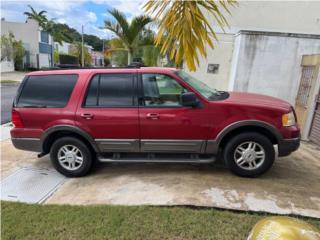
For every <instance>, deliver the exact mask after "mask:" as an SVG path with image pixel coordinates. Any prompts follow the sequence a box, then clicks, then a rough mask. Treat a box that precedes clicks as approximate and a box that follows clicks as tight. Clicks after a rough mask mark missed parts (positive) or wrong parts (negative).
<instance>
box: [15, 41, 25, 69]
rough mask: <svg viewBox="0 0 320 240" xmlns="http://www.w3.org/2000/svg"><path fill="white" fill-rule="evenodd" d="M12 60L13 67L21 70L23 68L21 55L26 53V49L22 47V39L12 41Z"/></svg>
mask: <svg viewBox="0 0 320 240" xmlns="http://www.w3.org/2000/svg"><path fill="white" fill-rule="evenodd" d="M13 49H14V50H13V61H14V69H15V70H22V69H23V57H24V55H25V54H26V51H25V49H24V47H23V43H22V41H21V40H20V41H16V40H15V41H13Z"/></svg>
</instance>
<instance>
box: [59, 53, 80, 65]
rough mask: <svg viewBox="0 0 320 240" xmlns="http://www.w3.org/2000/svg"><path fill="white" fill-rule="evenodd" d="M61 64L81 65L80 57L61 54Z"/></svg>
mask: <svg viewBox="0 0 320 240" xmlns="http://www.w3.org/2000/svg"><path fill="white" fill-rule="evenodd" d="M59 62H60V64H74V65H79V58H78V57H76V56H73V55H68V54H59Z"/></svg>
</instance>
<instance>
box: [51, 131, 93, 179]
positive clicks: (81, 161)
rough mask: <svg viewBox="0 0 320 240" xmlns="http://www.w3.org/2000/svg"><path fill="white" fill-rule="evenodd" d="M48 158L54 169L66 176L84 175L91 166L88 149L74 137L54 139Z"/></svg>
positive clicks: (90, 155) (90, 156)
mask: <svg viewBox="0 0 320 240" xmlns="http://www.w3.org/2000/svg"><path fill="white" fill-rule="evenodd" d="M50 158H51V161H52V163H53V165H54V167H55V168H56V170H57V171H58V172H60V173H62V174H63V175H65V176H67V177H81V176H84V175H86V174H87V173H88V172H89V171H90V169H91V166H92V154H91V151H90V149H89V148H88V147H87V145H86V144H85V143H83V142H82V141H81V140H79V139H77V138H74V137H62V138H59V139H58V140H56V141H55V142H54V143H53V145H52V147H51V151H50Z"/></svg>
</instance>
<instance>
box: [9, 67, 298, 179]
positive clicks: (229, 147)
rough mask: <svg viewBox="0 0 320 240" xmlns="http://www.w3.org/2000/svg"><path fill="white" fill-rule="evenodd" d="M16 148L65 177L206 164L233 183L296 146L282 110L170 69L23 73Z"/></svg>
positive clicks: (292, 125)
mask: <svg viewBox="0 0 320 240" xmlns="http://www.w3.org/2000/svg"><path fill="white" fill-rule="evenodd" d="M12 122H13V124H14V126H15V127H14V128H13V129H12V130H11V136H12V142H13V144H14V146H15V147H16V148H19V149H23V150H29V151H35V152H40V154H39V155H38V156H39V157H41V156H43V155H45V154H48V153H50V156H51V160H52V163H53V165H54V166H55V168H56V169H57V170H58V171H59V172H60V173H62V174H64V175H66V176H70V177H73V176H83V175H85V174H87V173H88V172H89V170H90V168H91V166H92V163H93V162H94V160H95V159H96V158H97V159H98V160H99V161H102V162H192V163H208V162H213V161H214V160H215V158H216V157H215V156H221V157H222V158H223V159H224V161H225V164H226V165H227V167H228V168H229V169H230V170H231V171H232V172H233V173H235V174H238V175H240V176H257V175H260V174H262V173H264V172H266V171H267V170H268V169H269V168H270V167H271V165H272V164H273V161H274V159H275V155H276V154H275V148H274V145H277V149H278V155H279V156H286V155H289V154H290V153H291V152H292V151H295V150H296V149H297V148H298V147H299V144H300V137H299V136H300V130H299V127H298V125H297V123H296V116H295V113H294V109H293V108H292V106H290V104H289V103H287V102H285V101H282V100H279V99H276V98H273V97H268V96H263V95H258V94H250V93H240V92H223V91H217V90H216V89H212V88H210V87H209V86H207V85H205V84H204V83H203V82H201V81H199V80H197V79H195V78H193V77H191V76H190V75H188V74H187V73H185V72H183V71H181V70H177V69H171V68H122V69H116V68H112V69H75V70H53V71H40V72H33V73H29V74H28V75H27V76H26V77H25V79H24V80H23V82H22V84H21V86H20V88H19V90H18V93H17V97H16V99H15V101H14V107H13V111H12Z"/></svg>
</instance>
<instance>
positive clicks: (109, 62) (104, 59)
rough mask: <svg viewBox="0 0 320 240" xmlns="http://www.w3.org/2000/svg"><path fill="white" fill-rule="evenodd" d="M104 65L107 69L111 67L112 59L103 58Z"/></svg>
mask: <svg viewBox="0 0 320 240" xmlns="http://www.w3.org/2000/svg"><path fill="white" fill-rule="evenodd" d="M103 64H104V66H106V67H108V66H110V64H111V61H110V59H109V58H107V57H104V58H103Z"/></svg>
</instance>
